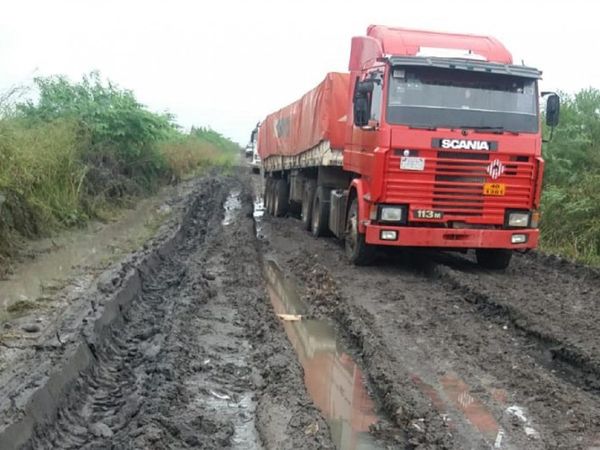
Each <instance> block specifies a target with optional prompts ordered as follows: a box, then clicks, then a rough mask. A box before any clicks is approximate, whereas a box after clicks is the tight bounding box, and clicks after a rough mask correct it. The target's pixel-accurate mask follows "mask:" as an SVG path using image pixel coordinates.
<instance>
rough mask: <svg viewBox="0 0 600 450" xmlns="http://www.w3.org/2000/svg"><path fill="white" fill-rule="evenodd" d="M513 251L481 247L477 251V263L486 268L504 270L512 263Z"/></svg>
mask: <svg viewBox="0 0 600 450" xmlns="http://www.w3.org/2000/svg"><path fill="white" fill-rule="evenodd" d="M512 254H513V252H512V251H511V250H504V249H487V248H481V249H478V250H476V251H475V256H476V257H477V264H479V266H480V267H483V268H484V269H492V270H504V269H506V268H507V267H508V266H509V264H510V259H511V258H512Z"/></svg>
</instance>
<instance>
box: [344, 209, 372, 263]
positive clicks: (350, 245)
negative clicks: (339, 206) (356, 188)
mask: <svg viewBox="0 0 600 450" xmlns="http://www.w3.org/2000/svg"><path fill="white" fill-rule="evenodd" d="M344 241H345V247H346V256H347V257H348V259H349V260H350V262H351V263H352V264H354V265H355V266H365V265H368V264H370V263H372V262H373V259H375V249H374V247H373V246H372V245H368V244H367V243H366V240H365V235H364V234H363V233H359V232H358V200H357V199H356V197H355V198H353V199H352V202H351V203H350V208H349V209H348V218H347V219H346V235H345V239H344Z"/></svg>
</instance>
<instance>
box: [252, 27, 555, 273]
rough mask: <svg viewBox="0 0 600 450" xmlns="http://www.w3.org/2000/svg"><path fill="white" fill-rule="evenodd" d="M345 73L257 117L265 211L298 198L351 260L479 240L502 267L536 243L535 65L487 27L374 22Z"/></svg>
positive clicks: (477, 245)
mask: <svg viewBox="0 0 600 450" xmlns="http://www.w3.org/2000/svg"><path fill="white" fill-rule="evenodd" d="M349 71H350V73H349V74H347V73H329V74H328V75H327V76H326V77H325V80H324V81H323V82H322V83H320V84H319V85H318V86H317V87H316V88H314V89H313V90H311V91H309V92H308V93H306V94H305V95H304V96H303V97H302V98H301V99H299V100H298V101H296V102H294V103H292V104H291V105H289V106H286V107H284V108H282V109H280V110H279V111H277V112H275V113H273V114H270V115H269V116H268V117H267V118H266V119H265V120H264V121H263V123H262V125H261V127H260V130H259V139H258V152H259V154H260V157H261V159H262V164H263V173H264V176H265V204H266V209H267V211H268V212H269V213H271V214H273V215H276V216H283V215H285V214H286V213H287V212H288V210H290V209H298V210H299V211H301V217H302V222H303V224H304V226H305V227H306V228H307V229H308V230H310V231H311V232H312V234H313V235H314V236H316V237H318V236H322V235H325V234H329V233H333V234H334V235H335V236H337V237H339V238H341V239H345V247H346V253H347V255H348V257H349V259H350V261H352V262H353V263H355V264H365V263H368V262H370V261H371V260H372V258H373V254H374V249H375V247H376V246H382V245H385V246H401V247H430V248H437V249H447V250H460V251H464V250H468V249H475V251H476V256H477V261H478V263H479V264H480V265H482V266H484V267H487V268H495V269H501V268H505V267H507V266H508V264H509V262H510V257H511V255H512V252H513V250H525V249H530V248H534V247H536V245H537V243H538V236H539V231H538V221H539V213H538V209H539V206H540V190H541V186H542V171H543V166H544V163H543V160H542V158H541V145H542V130H541V121H540V108H539V95H540V94H539V93H538V80H539V79H540V76H541V72H540V71H538V70H537V69H534V68H531V67H527V66H524V65H514V64H513V63H512V56H511V54H510V53H509V52H508V51H507V50H506V48H505V47H504V46H503V45H502V44H501V43H500V42H499V41H498V40H496V39H494V38H492V37H486V36H474V35H463V34H449V33H435V32H426V31H417V30H408V29H401V28H390V27H385V26H379V25H372V26H370V27H369V28H368V29H367V35H366V36H360V37H354V38H352V47H351V52H350V63H349ZM547 94H548V96H547V104H546V111H545V115H546V123H547V125H548V126H550V127H554V126H555V125H557V124H558V115H559V106H560V105H559V99H558V96H556V94H553V93H547Z"/></svg>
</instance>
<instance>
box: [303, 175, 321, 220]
mask: <svg viewBox="0 0 600 450" xmlns="http://www.w3.org/2000/svg"><path fill="white" fill-rule="evenodd" d="M316 184H317V183H316V181H315V180H308V181H307V182H306V183H304V191H303V192H302V213H301V215H302V226H304V228H305V229H306V230H309V231H310V227H311V219H312V204H313V196H314V194H315V188H316Z"/></svg>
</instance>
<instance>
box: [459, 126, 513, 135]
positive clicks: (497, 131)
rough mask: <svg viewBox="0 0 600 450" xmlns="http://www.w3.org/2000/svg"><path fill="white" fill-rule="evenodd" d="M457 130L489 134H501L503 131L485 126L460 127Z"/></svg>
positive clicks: (502, 128) (502, 129)
mask: <svg viewBox="0 0 600 450" xmlns="http://www.w3.org/2000/svg"><path fill="white" fill-rule="evenodd" d="M459 128H461V129H470V130H475V131H489V132H490V133H497V134H502V133H504V131H506V130H505V129H504V127H486V126H472V125H461V126H460V127H459Z"/></svg>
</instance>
